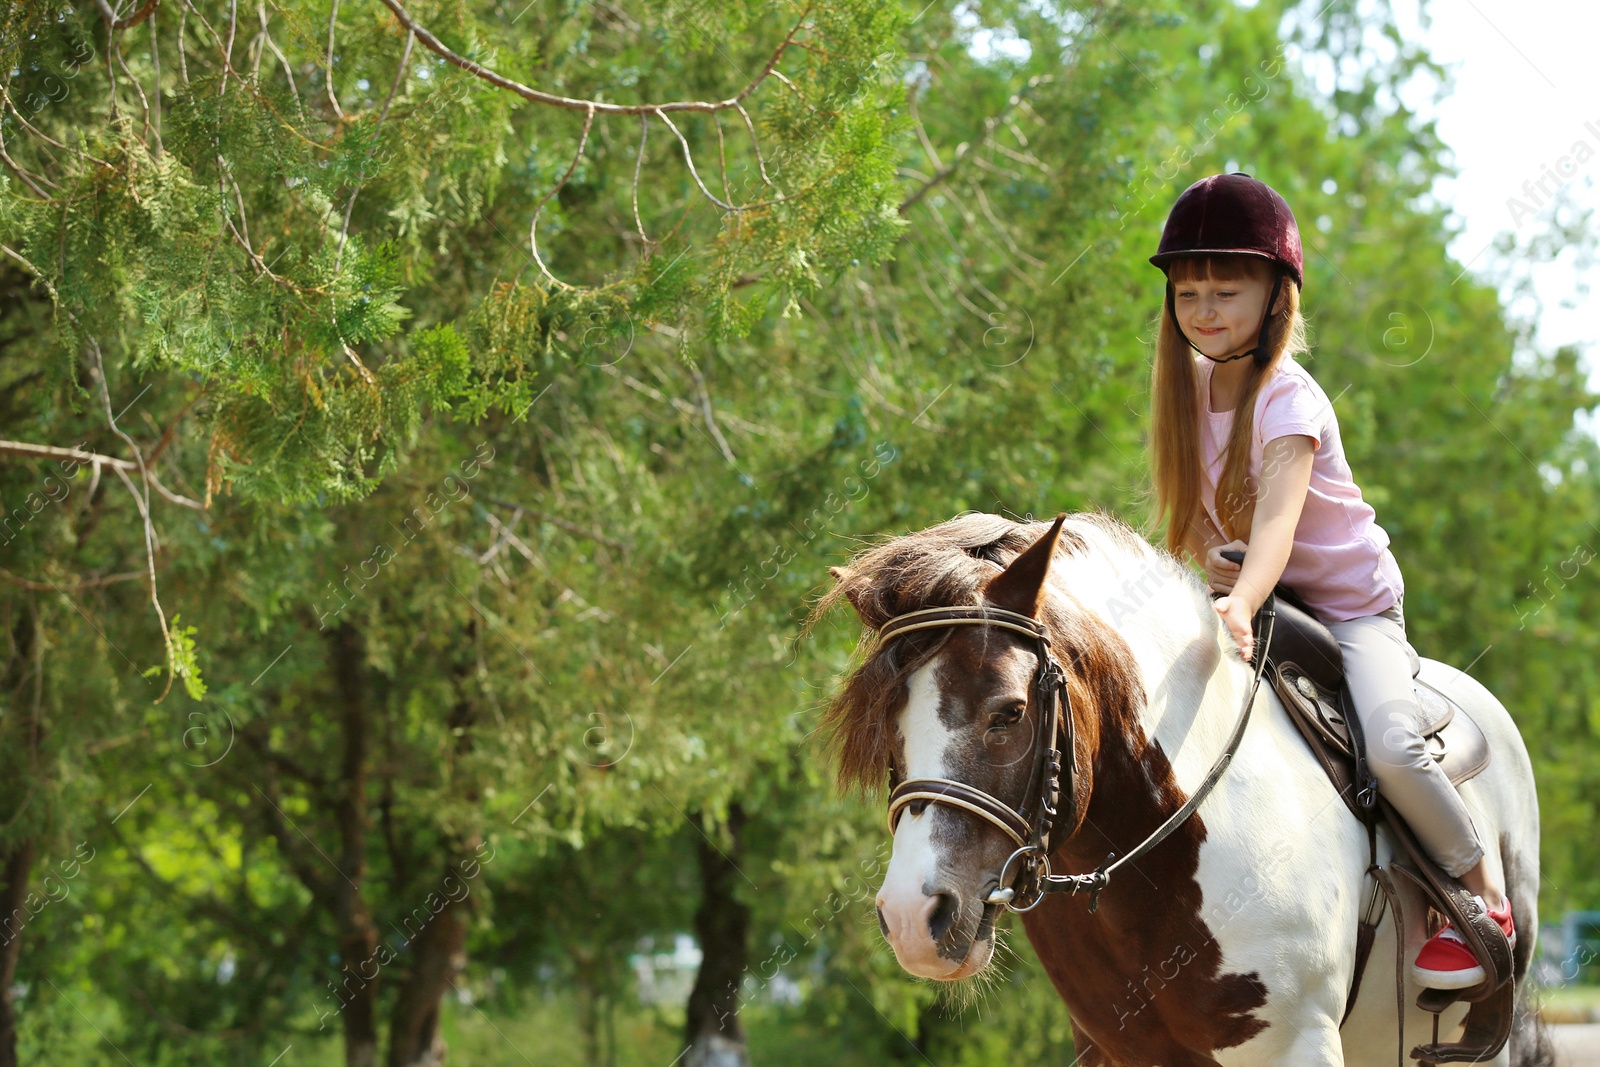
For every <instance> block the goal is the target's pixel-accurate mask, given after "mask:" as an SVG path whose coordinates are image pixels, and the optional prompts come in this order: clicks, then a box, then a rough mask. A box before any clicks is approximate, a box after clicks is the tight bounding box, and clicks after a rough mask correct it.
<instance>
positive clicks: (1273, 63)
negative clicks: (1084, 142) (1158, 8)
mask: <svg viewBox="0 0 1600 1067" xmlns="http://www.w3.org/2000/svg"><path fill="white" fill-rule="evenodd" d="M1285 62H1287V60H1286V59H1285V57H1284V46H1283V45H1281V44H1280V45H1279V46H1278V50H1277V51H1276V52H1274V53H1273V54H1272V55H1270V56H1268V57H1267V58H1266V59H1263V60H1262V61H1261V62H1260V63H1258V64H1256V70H1257V71H1259V72H1260V74H1259V76H1258V75H1256V74H1250V75H1247V76H1246V77H1245V79H1244V82H1243V84H1242V85H1241V86H1240V88H1239V89H1238V90H1235V91H1234V92H1231V93H1229V94H1228V95H1227V96H1225V97H1224V98H1223V100H1222V103H1221V104H1219V105H1218V106H1217V107H1214V108H1212V109H1211V112H1210V113H1209V114H1207V115H1205V116H1204V117H1203V118H1202V119H1201V120H1200V121H1199V122H1198V123H1196V124H1195V132H1196V133H1201V134H1203V139H1202V140H1201V141H1199V142H1197V143H1196V144H1193V145H1186V144H1180V145H1178V146H1177V147H1176V148H1174V149H1173V150H1172V151H1171V152H1169V153H1167V157H1166V158H1165V159H1164V160H1162V161H1161V162H1160V163H1158V164H1156V165H1155V166H1154V167H1152V166H1150V165H1149V164H1146V165H1145V166H1144V168H1143V181H1140V180H1138V179H1135V180H1134V181H1133V182H1132V183H1130V184H1129V187H1128V190H1129V194H1130V195H1137V196H1139V197H1140V198H1141V199H1140V200H1139V203H1138V204H1137V205H1135V206H1134V207H1133V208H1131V209H1130V210H1127V211H1118V212H1117V218H1118V224H1117V228H1118V229H1121V228H1122V227H1124V226H1126V225H1127V224H1128V220H1129V219H1130V218H1132V217H1133V216H1134V215H1135V214H1136V213H1138V212H1139V211H1140V210H1142V209H1143V208H1144V206H1145V205H1146V204H1148V203H1150V200H1151V198H1152V197H1156V198H1160V199H1165V198H1167V197H1168V195H1169V190H1168V188H1167V185H1168V183H1170V182H1171V181H1173V180H1174V179H1175V178H1177V176H1178V175H1179V174H1182V173H1183V170H1184V168H1185V167H1187V166H1188V165H1189V164H1190V163H1191V162H1192V161H1193V160H1194V157H1195V156H1197V155H1199V154H1200V153H1201V152H1204V151H1205V150H1206V149H1208V148H1210V147H1211V144H1212V142H1213V141H1215V140H1216V139H1217V134H1219V133H1220V132H1222V130H1223V129H1224V128H1225V127H1226V126H1227V125H1228V123H1230V122H1232V121H1233V120H1234V118H1236V117H1237V116H1238V115H1239V113H1240V112H1241V111H1243V110H1244V109H1245V108H1246V107H1247V106H1248V105H1250V104H1258V103H1260V102H1261V101H1262V100H1265V99H1266V98H1267V97H1268V96H1269V95H1271V93H1272V82H1274V81H1276V80H1277V78H1278V75H1279V74H1281V73H1282V72H1283V68H1284V64H1285Z"/></svg>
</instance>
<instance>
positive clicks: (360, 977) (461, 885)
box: [317, 842, 496, 1031]
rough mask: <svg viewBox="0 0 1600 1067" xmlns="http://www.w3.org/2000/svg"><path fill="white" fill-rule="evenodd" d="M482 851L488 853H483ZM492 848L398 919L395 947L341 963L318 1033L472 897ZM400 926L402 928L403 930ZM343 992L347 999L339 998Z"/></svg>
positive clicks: (465, 862)
mask: <svg viewBox="0 0 1600 1067" xmlns="http://www.w3.org/2000/svg"><path fill="white" fill-rule="evenodd" d="M484 849H488V850H489V854H488V855H487V856H485V855H484V854H483V852H484ZM495 851H496V850H495V849H494V847H493V846H491V845H489V844H488V843H487V842H485V843H484V844H481V845H479V846H478V847H477V850H476V855H474V856H472V857H469V858H468V859H465V860H462V861H461V862H460V863H459V864H457V865H456V866H455V867H453V868H451V869H450V870H449V871H448V873H446V874H445V876H444V878H443V879H442V880H441V881H440V883H439V888H438V889H435V890H431V891H430V892H429V893H428V895H427V897H426V898H424V900H423V901H422V903H421V904H419V905H417V906H416V907H415V908H412V909H411V911H410V912H408V913H407V914H406V915H405V916H404V917H403V918H402V920H401V925H395V924H394V923H391V924H390V925H392V926H394V928H395V934H396V941H397V942H398V944H397V945H396V946H394V947H391V946H390V944H389V943H388V942H387V941H379V942H378V945H377V947H376V948H375V949H373V951H372V954H371V955H370V956H368V957H367V958H366V959H364V960H361V961H359V962H356V963H352V962H350V961H348V960H344V961H341V966H340V968H339V974H340V975H342V976H343V979H342V980H341V981H340V982H339V984H338V985H335V984H334V982H333V979H332V978H330V979H328V989H329V990H330V991H332V993H333V999H334V1000H335V1002H337V1004H338V1007H336V1008H328V1009H324V1010H322V1011H319V1012H318V1013H317V1029H318V1030H319V1031H320V1030H322V1029H323V1028H324V1027H326V1026H327V1025H328V1019H329V1018H330V1017H335V1018H336V1017H337V1016H338V1015H339V1013H340V1012H342V1011H344V1009H345V1008H347V1007H348V1006H349V1005H350V1001H351V1000H353V999H354V998H355V994H356V993H357V992H359V991H361V990H362V989H365V988H366V987H367V985H368V984H369V983H371V982H374V981H376V980H377V978H378V975H379V973H380V972H381V971H382V970H383V968H385V967H387V966H388V965H389V964H391V963H393V962H394V961H395V960H397V959H399V958H400V953H402V952H404V951H405V950H406V947H407V946H408V945H410V944H411V943H412V942H413V941H415V940H416V939H417V938H418V937H419V936H420V935H421V934H422V932H423V930H425V929H426V928H427V926H428V924H429V923H431V922H433V920H434V919H435V918H437V917H438V915H439V913H440V912H442V911H444V909H445V907H446V906H447V905H449V904H459V903H461V902H462V901H463V900H466V899H467V897H469V896H471V895H472V886H471V884H470V883H471V882H472V881H473V880H474V879H476V878H477V877H478V875H479V874H480V873H482V871H483V868H484V867H486V866H488V865H489V864H490V863H493V862H494V857H495ZM402 925H403V927H404V928H403V929H402ZM340 990H343V991H344V993H345V994H347V996H341V995H340Z"/></svg>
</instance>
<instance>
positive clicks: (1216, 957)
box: [1022, 628, 1267, 1067]
mask: <svg viewBox="0 0 1600 1067" xmlns="http://www.w3.org/2000/svg"><path fill="white" fill-rule="evenodd" d="M1093 634H1094V637H1093V639H1092V643H1090V644H1087V645H1082V646H1079V647H1080V649H1081V652H1082V654H1081V655H1080V662H1081V664H1082V667H1083V670H1084V674H1085V675H1086V676H1087V677H1089V678H1094V679H1096V684H1095V685H1094V687H1093V689H1092V690H1089V691H1087V692H1085V694H1084V696H1085V698H1086V702H1089V701H1092V705H1091V706H1092V707H1093V708H1094V709H1095V714H1094V716H1093V718H1095V719H1098V721H1099V723H1100V726H1101V728H1100V730H1099V733H1098V737H1097V739H1096V745H1095V747H1094V749H1093V757H1092V764H1093V767H1094V778H1093V781H1092V787H1091V791H1090V792H1089V793H1088V797H1089V800H1088V804H1087V807H1086V810H1084V811H1083V812H1082V813H1081V814H1082V819H1081V822H1080V825H1079V827H1078V830H1077V832H1076V833H1075V834H1074V835H1073V836H1072V837H1071V838H1070V839H1068V840H1067V841H1065V842H1064V843H1063V844H1062V846H1061V847H1060V849H1059V850H1058V851H1057V852H1056V853H1055V855H1054V856H1053V857H1052V859H1051V862H1052V865H1053V867H1054V869H1055V872H1056V873H1058V874H1059V873H1083V872H1086V871H1091V870H1094V869H1095V868H1097V867H1099V866H1100V864H1101V863H1103V862H1104V861H1105V859H1106V857H1107V854H1108V853H1111V852H1115V853H1116V854H1117V855H1119V856H1121V855H1126V854H1127V853H1128V852H1130V851H1132V850H1133V849H1134V848H1135V847H1137V846H1138V845H1139V843H1140V842H1141V841H1143V840H1145V838H1146V837H1148V836H1149V835H1150V834H1151V833H1152V832H1153V831H1154V830H1155V829H1156V828H1157V827H1158V826H1160V825H1161V823H1162V822H1163V821H1165V819H1166V818H1167V817H1168V816H1169V815H1171V814H1172V813H1173V812H1174V811H1177V810H1178V808H1180V807H1182V806H1183V804H1184V802H1185V801H1186V800H1187V799H1188V797H1187V796H1186V795H1185V794H1184V793H1183V791H1182V790H1181V789H1179V787H1178V784H1177V780H1176V778H1175V776H1174V775H1173V771H1172V766H1171V763H1170V762H1169V761H1168V758H1167V755H1166V753H1165V752H1164V751H1162V749H1161V746H1160V745H1159V744H1156V743H1153V742H1151V741H1149V740H1148V739H1147V738H1146V736H1145V734H1144V730H1143V728H1142V727H1141V725H1140V712H1141V710H1142V706H1143V700H1144V693H1143V686H1142V684H1141V682H1140V676H1139V673H1138V669H1137V663H1136V661H1135V659H1134V656H1133V652H1132V650H1131V649H1130V648H1129V647H1128V645H1127V643H1126V642H1125V641H1123V639H1122V637H1121V636H1120V635H1119V634H1117V633H1115V632H1114V631H1111V630H1109V629H1106V628H1098V629H1095V630H1094V631H1093ZM1074 673H1075V676H1076V672H1074ZM1078 699H1079V698H1078V693H1077V692H1074V694H1073V700H1074V702H1075V703H1076V702H1077V701H1078ZM1205 838H1206V828H1205V822H1204V820H1203V819H1202V818H1201V817H1200V816H1199V815H1198V814H1195V815H1193V816H1191V817H1190V818H1189V819H1188V820H1187V821H1186V822H1184V823H1183V824H1182V825H1181V826H1180V827H1179V828H1178V829H1177V830H1176V831H1174V832H1173V834H1172V835H1171V836H1170V837H1168V838H1167V839H1166V840H1165V841H1163V842H1162V843H1161V844H1160V845H1158V846H1156V848H1155V849H1154V850H1152V851H1151V852H1150V853H1149V854H1148V855H1147V856H1145V857H1144V858H1143V859H1141V860H1139V861H1138V862H1137V863H1135V864H1133V865H1132V866H1129V867H1123V868H1120V869H1119V870H1118V871H1117V873H1116V875H1115V876H1114V877H1113V880H1112V882H1111V884H1110V885H1109V886H1107V887H1106V889H1105V890H1104V891H1103V892H1102V893H1101V896H1100V906H1099V910H1098V911H1097V912H1096V913H1095V914H1093V915H1091V914H1090V913H1089V908H1088V901H1087V899H1086V898H1083V897H1069V896H1066V895H1052V896H1051V897H1049V898H1048V899H1047V900H1045V901H1044V903H1042V904H1041V905H1039V907H1038V908H1036V909H1034V910H1033V911H1031V912H1028V913H1026V914H1025V915H1024V916H1023V917H1022V921H1023V926H1024V928H1025V929H1026V930H1027V933H1028V940H1029V941H1031V942H1032V943H1033V947H1034V950H1035V952H1036V953H1037V954H1038V956H1039V960H1040V962H1041V963H1042V964H1043V965H1044V968H1045V972H1046V973H1047V974H1048V975H1049V976H1050V980H1051V982H1052V983H1053V984H1054V985H1055V987H1056V991H1057V992H1059V993H1060V994H1061V998H1062V1000H1064V1001H1065V1002H1066V1004H1067V1008H1068V1010H1070V1011H1071V1013H1072V1019H1073V1022H1074V1024H1075V1025H1076V1026H1077V1027H1079V1028H1081V1029H1082V1031H1083V1032H1084V1033H1085V1034H1086V1035H1088V1036H1089V1037H1090V1039H1091V1040H1092V1041H1093V1043H1094V1045H1095V1047H1096V1048H1098V1049H1099V1050H1101V1051H1102V1052H1103V1053H1104V1054H1105V1056H1106V1057H1107V1058H1108V1062H1112V1063H1130V1064H1133V1063H1159V1064H1162V1065H1163V1067H1184V1065H1189V1064H1211V1063H1214V1062H1215V1061H1214V1060H1213V1059H1212V1058H1211V1057H1210V1055H1209V1053H1211V1052H1213V1051H1215V1050H1217V1049H1222V1048H1232V1047H1234V1046H1236V1045H1240V1044H1243V1043H1244V1042H1246V1041H1248V1040H1249V1039H1250V1038H1252V1037H1254V1036H1255V1035H1257V1034H1258V1033H1260V1032H1261V1031H1262V1030H1264V1029H1265V1028H1266V1026H1267V1023H1266V1022H1265V1021H1263V1020H1261V1019H1259V1018H1257V1017H1256V1016H1255V1015H1254V1012H1255V1011H1256V1009H1258V1008H1260V1007H1262V1006H1263V1005H1264V1004H1266V1001H1267V989H1266V987H1265V986H1263V985H1262V983H1261V981H1260V976H1259V975H1258V974H1256V973H1254V972H1252V973H1250V974H1225V973H1223V972H1222V949H1221V946H1220V945H1219V944H1218V943H1217V940H1216V938H1215V937H1214V936H1212V934H1211V931H1210V928H1209V927H1208V925H1207V924H1206V922H1205V919H1204V917H1203V915H1202V905H1203V899H1202V893H1201V888H1200V883H1199V881H1198V879H1197V877H1196V875H1197V874H1198V872H1199V868H1200V846H1201V844H1202V843H1203V842H1204V841H1205Z"/></svg>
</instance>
